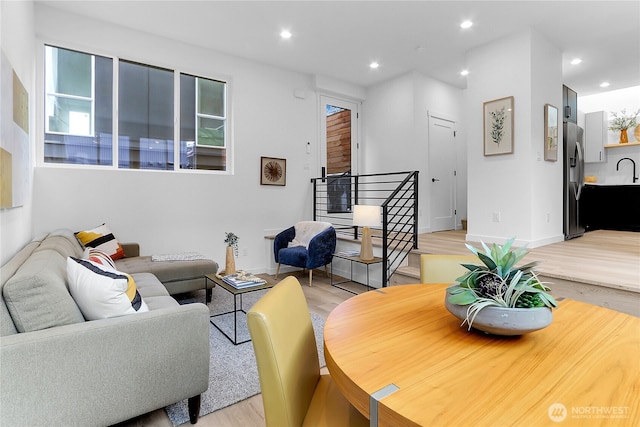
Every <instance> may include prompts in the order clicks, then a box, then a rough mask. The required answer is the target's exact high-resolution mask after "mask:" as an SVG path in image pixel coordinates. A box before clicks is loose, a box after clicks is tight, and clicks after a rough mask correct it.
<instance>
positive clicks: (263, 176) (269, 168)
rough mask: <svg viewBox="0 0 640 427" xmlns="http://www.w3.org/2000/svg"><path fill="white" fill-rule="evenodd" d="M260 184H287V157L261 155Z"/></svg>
mask: <svg viewBox="0 0 640 427" xmlns="http://www.w3.org/2000/svg"><path fill="white" fill-rule="evenodd" d="M260 184H262V185H280V186H285V185H286V184H287V159H277V158H275V157H261V158H260Z"/></svg>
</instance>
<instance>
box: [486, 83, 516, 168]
mask: <svg viewBox="0 0 640 427" xmlns="http://www.w3.org/2000/svg"><path fill="white" fill-rule="evenodd" d="M483 115H484V117H483V118H484V126H483V129H484V155H485V156H495V155H499V154H511V153H513V96H508V97H506V98H500V99H494V100H493V101H487V102H485V103H484V109H483Z"/></svg>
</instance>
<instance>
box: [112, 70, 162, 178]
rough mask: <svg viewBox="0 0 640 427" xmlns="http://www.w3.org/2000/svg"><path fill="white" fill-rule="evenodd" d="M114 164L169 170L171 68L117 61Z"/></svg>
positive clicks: (126, 166)
mask: <svg viewBox="0 0 640 427" xmlns="http://www.w3.org/2000/svg"><path fill="white" fill-rule="evenodd" d="M119 71H120V73H119V79H120V84H119V86H118V111H119V114H118V131H119V134H118V167H120V168H128V169H159V170H173V116H174V113H173V71H170V70H165V69H161V68H155V67H150V66H148V65H142V64H136V63H133V62H129V61H120V64H119Z"/></svg>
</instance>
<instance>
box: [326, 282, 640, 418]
mask: <svg viewBox="0 0 640 427" xmlns="http://www.w3.org/2000/svg"><path fill="white" fill-rule="evenodd" d="M447 286H448V285H402V286H392V287H386V288H382V289H379V290H376V291H370V292H366V293H363V294H360V295H357V296H354V297H352V298H350V299H348V300H346V301H344V302H343V303H341V304H340V305H339V306H338V307H336V308H335V309H334V310H333V311H332V312H331V314H330V315H329V317H328V318H327V320H326V323H325V329H324V348H325V358H326V360H327V367H328V369H329V371H330V373H331V375H332V377H333V379H334V381H335V382H336V383H337V385H338V387H339V388H340V390H341V391H342V392H343V394H344V395H345V396H346V397H347V399H348V400H349V401H350V402H351V403H352V404H353V405H354V406H355V407H356V408H357V409H358V410H359V411H360V412H361V413H363V414H364V415H365V416H367V417H369V416H370V400H371V395H372V394H374V393H375V392H377V391H379V390H381V389H384V388H385V387H387V386H389V385H395V386H396V387H397V388H398V390H397V391H395V392H392V393H391V394H389V395H388V396H386V397H384V398H381V399H379V404H378V408H377V418H378V421H379V422H380V425H430V426H439V425H442V426H452V425H540V424H542V425H545V424H548V425H554V424H556V423H555V422H554V421H553V420H552V419H551V417H552V416H555V417H560V416H562V414H561V412H562V410H561V409H562V408H565V411H564V416H565V419H564V422H563V425H584V422H585V419H584V418H579V417H578V416H577V415H576V414H577V413H578V412H580V411H582V412H584V410H585V409H584V408H587V409H588V408H590V407H594V406H595V407H598V408H604V409H603V410H604V411H609V415H608V416H611V417H612V418H611V419H610V421H611V422H615V421H617V422H619V421H620V419H615V418H613V415H612V414H611V411H618V412H624V411H626V413H624V414H618V416H620V417H626V419H625V423H627V422H630V423H631V424H629V425H640V413H639V411H638V408H640V394H639V393H637V390H638V389H639V388H640V358H638V354H640V332H639V331H640V319H639V318H636V317H633V316H629V315H627V314H624V313H620V312H616V311H613V310H609V309H605V308H601V307H597V306H595V305H590V304H585V303H581V302H578V301H573V300H564V301H561V302H560V304H559V309H557V310H554V320H553V322H552V324H551V325H550V326H549V327H547V328H545V329H542V330H539V331H535V332H532V333H529V334H526V335H523V336H519V337H497V336H492V335H487V334H484V333H481V332H477V331H475V330H472V331H468V330H467V327H466V325H465V326H464V327H461V325H460V323H461V322H460V320H458V319H457V318H455V317H454V316H453V315H451V314H450V313H449V312H448V311H447V310H446V308H445V307H444V298H445V293H446V291H445V290H446V288H447ZM633 390H635V392H634V391H633ZM556 404H560V405H562V406H561V407H560V408H561V409H560V410H559V409H557V408H558V406H557V405H556ZM554 405H556V406H554ZM624 408H627V409H624ZM554 409H555V412H554ZM582 415H584V413H583V414H582ZM597 421H602V420H601V419H599V420H597Z"/></svg>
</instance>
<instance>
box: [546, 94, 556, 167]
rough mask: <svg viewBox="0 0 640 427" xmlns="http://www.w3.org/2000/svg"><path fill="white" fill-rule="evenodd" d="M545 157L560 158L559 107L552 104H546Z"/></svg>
mask: <svg viewBox="0 0 640 427" xmlns="http://www.w3.org/2000/svg"><path fill="white" fill-rule="evenodd" d="M544 159H545V160H547V161H549V162H555V161H557V160H558V109H557V108H556V107H554V106H553V105H551V104H545V106H544Z"/></svg>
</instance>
